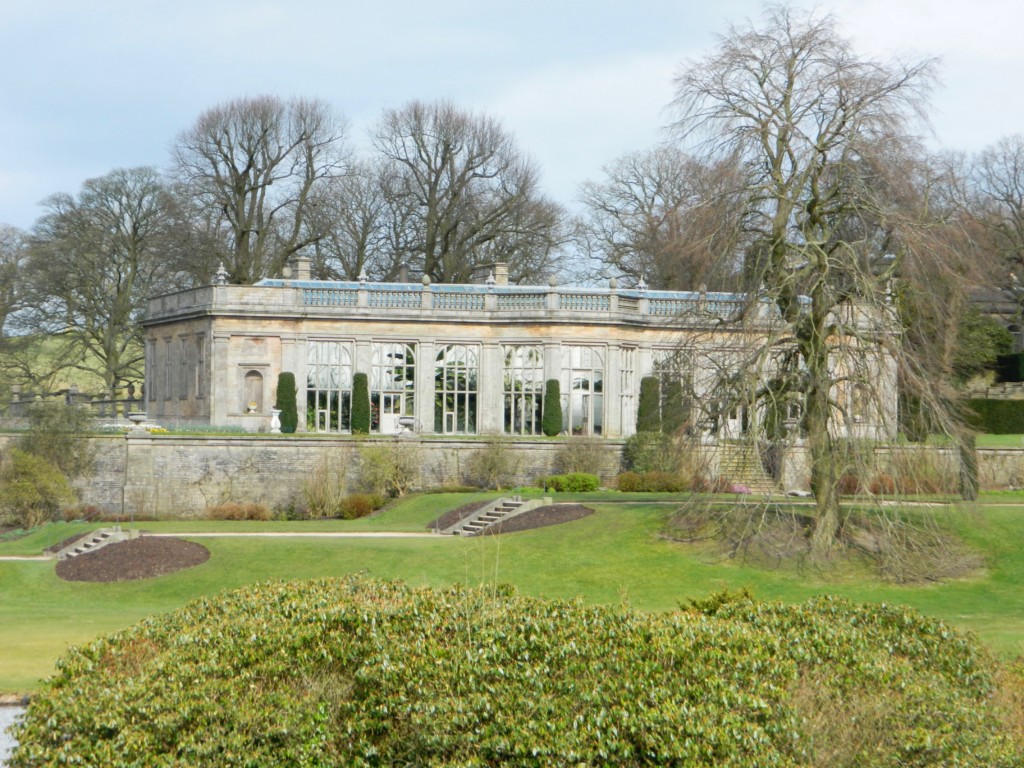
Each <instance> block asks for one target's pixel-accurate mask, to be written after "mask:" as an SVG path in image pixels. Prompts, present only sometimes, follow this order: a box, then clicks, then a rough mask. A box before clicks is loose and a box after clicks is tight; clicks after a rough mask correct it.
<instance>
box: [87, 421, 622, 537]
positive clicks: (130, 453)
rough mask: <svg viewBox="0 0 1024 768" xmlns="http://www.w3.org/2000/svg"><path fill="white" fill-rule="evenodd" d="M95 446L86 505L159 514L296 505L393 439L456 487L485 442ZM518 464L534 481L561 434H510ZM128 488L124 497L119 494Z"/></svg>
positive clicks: (199, 441)
mask: <svg viewBox="0 0 1024 768" xmlns="http://www.w3.org/2000/svg"><path fill="white" fill-rule="evenodd" d="M91 439H92V440H93V441H94V442H95V444H96V447H97V463H96V467H95V471H94V472H93V474H92V476H91V477H90V478H88V479H83V480H80V481H78V483H77V486H78V488H79V491H80V493H81V500H82V503H83V504H88V505H93V506H96V507H100V508H102V509H104V510H105V511H107V512H110V513H117V512H118V511H120V510H124V513H125V514H133V513H134V514H137V515H142V516H156V517H194V516H197V515H200V514H202V512H203V510H204V509H205V508H206V507H208V506H212V505H215V504H218V503H221V502H224V501H239V502H246V501H253V502H259V503H262V504H265V505H267V506H268V507H270V508H271V509H288V508H290V507H292V506H295V505H298V504H299V503H300V501H301V497H302V489H303V484H304V483H305V482H306V481H307V480H308V479H309V478H310V477H311V476H313V475H314V474H315V473H317V472H322V471H324V470H325V469H326V468H329V469H330V470H331V471H338V472H341V473H342V474H343V475H344V476H345V477H346V479H347V480H348V481H349V483H350V487H354V481H355V478H356V473H357V462H358V459H359V449H360V447H361V446H362V445H364V444H372V445H394V446H399V447H401V448H402V449H405V450H414V451H416V452H417V453H418V456H417V458H418V459H419V462H420V465H421V467H422V470H421V480H422V485H423V486H424V487H436V486H443V485H458V484H463V483H465V482H466V481H467V480H468V479H469V478H468V467H469V465H470V461H471V459H472V456H473V454H474V453H475V452H477V451H479V450H480V449H481V448H484V447H486V446H487V445H488V441H486V440H454V439H430V438H422V439H417V438H401V439H383V440H381V439H377V440H367V441H360V440H356V439H338V438H317V437H269V436H265V437H257V436H248V435H245V436H243V435H239V436H228V437H223V436H218V437H193V436H189V437H184V436H177V435H150V434H148V433H141V434H139V435H138V436H136V434H135V433H129V435H128V436H127V437H125V436H111V437H96V438H91ZM504 445H505V446H507V450H508V451H509V452H510V453H511V454H512V456H513V457H514V462H515V465H516V467H517V474H516V483H517V484H519V485H532V484H534V483H535V482H536V481H537V478H539V477H540V476H542V475H546V474H551V473H552V472H554V468H555V464H556V459H557V454H558V452H559V450H560V449H561V448H562V447H563V446H565V445H566V442H565V441H552V440H520V441H516V442H506V443H504ZM604 446H605V449H604V452H603V457H602V461H601V467H600V468H599V472H598V474H599V475H600V476H601V478H602V480H603V482H605V483H608V484H611V483H613V482H614V478H615V475H616V474H617V473H618V472H619V462H620V456H621V451H622V441H613V440H607V441H604ZM122 494H123V496H122Z"/></svg>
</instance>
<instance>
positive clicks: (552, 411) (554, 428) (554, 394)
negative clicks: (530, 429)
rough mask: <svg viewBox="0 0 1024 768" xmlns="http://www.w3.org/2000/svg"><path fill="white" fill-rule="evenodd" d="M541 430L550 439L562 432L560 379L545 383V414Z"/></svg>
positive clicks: (542, 418) (549, 380)
mask: <svg viewBox="0 0 1024 768" xmlns="http://www.w3.org/2000/svg"><path fill="white" fill-rule="evenodd" d="M541 429H542V430H543V432H544V434H545V435H547V436H548V437H554V436H555V435H557V434H559V433H560V432H561V431H562V392H561V387H560V385H559V383H558V379H548V380H547V381H546V382H544V414H543V416H542V417H541Z"/></svg>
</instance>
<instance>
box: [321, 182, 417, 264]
mask: <svg viewBox="0 0 1024 768" xmlns="http://www.w3.org/2000/svg"><path fill="white" fill-rule="evenodd" d="M385 173H386V172H385V170H384V169H383V168H382V167H381V166H380V164H379V163H377V164H374V163H369V162H356V163H353V165H352V167H351V168H350V169H349V172H348V174H346V175H345V176H342V177H339V178H335V179H332V180H331V181H330V183H329V184H327V185H326V186H325V187H323V188H322V189H321V190H320V192H319V193H318V195H317V198H316V205H315V206H314V208H313V210H312V211H311V213H310V216H309V217H308V219H307V221H308V223H309V225H310V226H311V227H312V228H314V229H315V230H319V231H321V232H324V233H325V234H324V235H323V237H321V238H319V239H318V240H317V241H316V242H315V243H314V244H313V247H312V252H313V272H314V274H315V275H316V276H317V277H318V278H320V279H324V280H356V279H358V278H359V276H360V275H366V276H367V277H368V278H369V279H371V280H393V279H394V278H395V277H396V276H397V275H398V273H399V269H400V267H401V257H400V255H399V253H400V248H399V247H398V245H397V243H396V235H397V234H398V233H400V232H404V231H405V230H406V226H405V222H404V221H403V220H402V219H401V218H400V216H401V214H402V213H403V211H402V209H399V210H396V209H395V208H394V207H393V206H392V205H391V203H390V202H389V200H388V196H387V195H386V194H385V189H384V176H385Z"/></svg>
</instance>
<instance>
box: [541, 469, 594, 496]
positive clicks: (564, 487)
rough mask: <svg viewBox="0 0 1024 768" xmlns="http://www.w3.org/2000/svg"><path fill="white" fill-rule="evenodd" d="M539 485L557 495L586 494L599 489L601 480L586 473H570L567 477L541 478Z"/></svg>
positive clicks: (552, 476)
mask: <svg viewBox="0 0 1024 768" xmlns="http://www.w3.org/2000/svg"><path fill="white" fill-rule="evenodd" d="M539 484H540V485H541V486H542V487H544V488H546V489H547V490H549V491H557V492H559V493H586V492H587V491H596V490H598V489H600V487H601V478H599V477H598V476H597V475H591V474H588V473H587V472H570V473H569V474H567V475H548V476H547V477H542V478H541V479H540V481H539Z"/></svg>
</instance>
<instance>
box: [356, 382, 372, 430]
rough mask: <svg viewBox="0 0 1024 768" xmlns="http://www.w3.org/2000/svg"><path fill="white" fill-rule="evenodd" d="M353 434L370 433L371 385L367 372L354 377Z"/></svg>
mask: <svg viewBox="0 0 1024 768" xmlns="http://www.w3.org/2000/svg"><path fill="white" fill-rule="evenodd" d="M352 434H353V435H368V434H370V385H369V383H368V381H367V378H366V374H365V373H357V374H356V375H355V376H353V377H352Z"/></svg>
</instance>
